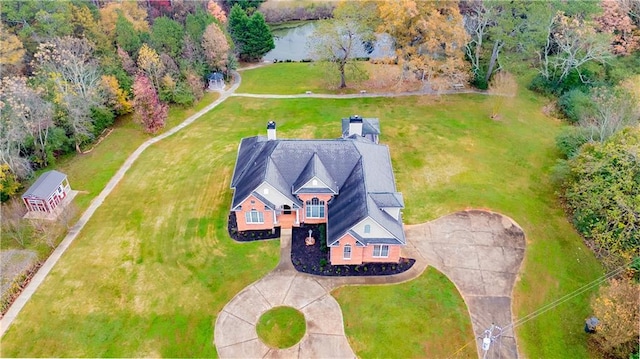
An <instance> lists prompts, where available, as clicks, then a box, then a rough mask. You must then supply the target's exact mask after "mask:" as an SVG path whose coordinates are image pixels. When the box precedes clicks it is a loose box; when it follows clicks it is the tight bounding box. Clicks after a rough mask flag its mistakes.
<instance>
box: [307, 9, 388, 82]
mask: <svg viewBox="0 0 640 359" xmlns="http://www.w3.org/2000/svg"><path fill="white" fill-rule="evenodd" d="M377 19H378V9H377V5H376V4H375V3H374V2H353V1H346V0H343V1H341V2H340V3H339V4H338V6H337V7H336V9H335V10H334V13H333V20H331V21H326V22H321V23H320V24H319V25H318V26H317V27H316V29H315V31H314V32H313V34H312V35H311V36H310V37H309V40H308V43H307V46H308V47H309V48H310V54H311V56H312V58H314V59H315V60H317V61H323V62H325V63H326V64H329V65H330V68H329V70H330V71H337V72H338V73H339V74H340V85H339V87H340V88H345V87H347V79H346V76H347V75H346V74H347V69H348V67H355V66H356V65H357V62H356V61H355V58H356V57H357V56H358V54H362V53H363V52H364V46H363V43H364V42H366V41H373V40H375V34H374V32H373V30H374V29H375V27H376V20H377Z"/></svg>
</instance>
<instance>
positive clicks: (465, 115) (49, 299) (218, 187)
mask: <svg viewBox="0 0 640 359" xmlns="http://www.w3.org/2000/svg"><path fill="white" fill-rule="evenodd" d="M290 65H293V64H282V65H272V66H274V67H273V68H272V67H271V66H269V67H266V68H263V69H260V70H250V71H246V72H243V84H244V85H243V86H245V85H247V84H248V82H249V81H248V79H249V78H251V76H254V77H253V79H252V81H253V80H256V81H257V79H258V78H260V77H261V76H263V75H260V74H259V72H263V71H273V72H271V75H270V76H276V74H279V75H278V79H277V80H274V81H273V83H276V85H277V86H275V87H273V86H270V85H271V84H272V83H271V82H269V81H262V82H260V85H259V86H260V87H256V88H255V91H253V90H251V91H250V90H241V91H240V92H257V93H259V92H260V91H262V90H264V91H265V92H272V93H277V92H279V91H280V89H282V90H283V91H284V90H286V88H284V87H282V86H281V84H284V83H285V81H284V80H281V79H280V77H282V78H285V77H286V78H289V79H292V78H294V79H299V81H300V83H299V84H298V85H296V86H299V88H300V89H302V88H304V89H305V90H306V89H311V90H313V88H311V87H310V86H311V85H308V86H307V85H305V84H313V81H315V80H314V79H315V78H316V77H315V75H314V74H309V73H306V72H305V68H304V67H300V68H297V69H296V68H287V69H284V67H285V66H290ZM296 65H297V66H306V64H296ZM280 66H282V67H280ZM278 67H280V69H278ZM273 69H275V70H273ZM254 71H255V72H256V73H257V74H256V75H250V74H252V73H253V72H254ZM265 78H266V79H268V77H265ZM303 81H307V82H303ZM288 93H291V92H288ZM489 101H490V99H489V98H488V97H485V96H481V95H456V96H442V97H438V98H433V97H403V98H395V99H357V100H321V99H296V100H259V99H246V98H231V99H229V100H227V101H226V102H225V103H223V104H222V105H221V106H219V107H218V108H216V109H215V110H213V111H211V112H210V113H208V114H207V115H206V116H204V117H203V118H201V119H199V120H198V121H196V123H194V124H193V125H191V126H190V127H187V128H186V129H184V130H183V131H181V132H179V133H178V134H176V135H174V136H172V137H170V138H168V139H166V140H164V141H162V142H159V143H158V144H156V145H154V146H152V147H150V148H149V149H148V150H147V151H145V153H143V155H142V156H141V157H140V159H139V160H138V161H137V162H136V164H135V165H134V166H133V168H132V169H131V170H130V172H129V173H128V174H127V176H126V177H125V179H124V180H123V181H122V182H121V183H120V185H119V186H118V187H117V188H116V189H115V190H114V192H113V193H112V194H111V196H109V198H107V200H106V201H105V203H104V204H103V206H102V207H101V208H100V209H99V210H98V211H97V212H96V214H95V216H94V218H93V219H92V220H91V221H90V223H89V224H88V226H87V227H86V228H85V229H84V230H83V232H82V233H81V235H80V236H79V237H78V239H77V240H76V242H75V243H74V245H73V246H72V248H70V250H69V251H68V252H67V253H66V254H65V255H64V256H63V258H62V259H61V261H60V262H59V264H58V265H57V266H56V268H54V270H53V271H52V273H51V275H50V277H49V278H48V279H47V280H46V281H45V283H44V284H43V285H42V286H41V288H40V289H39V290H38V292H36V293H35V295H34V297H33V298H32V300H31V301H30V302H29V303H28V304H27V306H26V307H25V309H24V311H23V312H22V313H21V314H20V316H19V318H18V320H17V321H16V322H15V323H14V326H13V327H12V328H11V329H10V330H9V332H8V333H7V334H6V336H5V337H4V338H3V339H2V346H1V350H2V352H1V353H0V354H1V355H2V356H190V357H191V356H193V357H204V356H215V355H216V353H215V348H214V346H213V344H212V343H213V324H214V323H215V318H216V315H217V313H218V312H219V311H220V310H221V309H222V307H223V306H224V305H225V304H226V303H227V302H228V301H229V300H230V299H231V298H232V297H233V295H235V293H237V292H239V291H240V290H241V289H242V288H244V287H245V286H246V285H248V284H249V283H251V282H253V281H255V280H257V279H258V278H260V277H262V276H263V275H264V274H265V273H267V272H268V271H269V270H270V269H271V268H273V267H274V266H275V264H276V261H277V256H278V245H277V242H274V241H270V242H260V243H244V244H238V243H234V242H232V241H231V240H230V239H229V238H228V236H227V234H226V230H225V225H226V216H227V214H228V208H229V207H228V206H229V202H230V200H231V190H229V178H230V176H231V172H232V168H233V163H234V161H235V157H236V151H237V146H238V143H239V140H240V139H241V138H242V137H245V136H251V135H255V134H263V135H264V134H265V132H266V131H265V125H266V122H267V121H268V120H269V119H274V120H276V121H277V123H278V137H281V138H296V137H297V138H326V137H338V136H339V135H340V122H339V119H340V118H341V117H344V116H348V115H350V114H356V113H357V114H360V115H363V116H366V117H379V118H380V119H381V127H382V136H381V141H382V143H385V144H388V145H389V147H390V149H391V154H392V157H393V162H394V163H393V164H394V169H395V172H396V180H397V183H398V187H399V190H400V191H402V192H403V193H404V198H405V202H406V207H407V208H406V209H405V211H404V214H405V222H407V223H419V222H423V221H426V220H431V219H435V218H437V217H439V216H442V215H445V214H448V213H451V212H453V211H457V210H461V209H464V208H467V207H474V208H478V207H480V208H490V209H492V210H495V211H498V212H501V213H503V214H506V215H508V216H510V217H511V218H513V219H514V220H515V221H516V222H518V223H519V224H520V225H521V226H522V227H523V229H524V231H525V233H526V235H527V243H528V247H527V250H526V257H525V262H524V265H523V269H522V273H521V280H520V282H519V283H518V284H517V287H516V289H515V293H514V294H515V313H514V314H515V316H516V317H523V316H524V315H526V314H528V313H530V312H532V311H534V310H536V309H538V308H540V307H541V306H543V305H545V304H547V303H550V302H552V301H553V300H555V299H557V298H559V297H561V296H562V295H564V294H566V293H568V292H571V291H572V290H574V289H576V288H578V287H580V286H582V285H584V284H585V283H587V282H590V281H591V280H593V279H595V278H596V277H598V276H599V275H600V274H601V269H600V266H599V265H598V263H597V262H596V261H595V259H594V258H593V255H592V254H591V252H590V251H589V250H588V249H587V248H586V247H585V246H584V245H583V244H582V241H581V240H580V238H579V237H578V236H577V234H576V233H575V231H574V230H573V229H572V227H571V226H570V225H569V223H568V222H567V220H566V219H565V217H564V214H563V212H562V210H561V209H560V207H559V205H558V202H557V199H556V197H555V195H554V193H553V189H552V186H551V184H550V183H549V174H550V169H551V167H552V166H553V165H554V163H555V161H556V158H557V153H556V151H555V149H554V143H553V138H554V136H555V134H556V133H558V131H559V130H560V129H561V127H562V125H561V124H560V123H558V122H557V121H554V120H552V119H549V118H547V117H545V116H544V115H543V114H542V112H541V107H542V106H543V104H544V103H543V101H542V100H540V98H539V97H537V96H535V95H533V94H531V93H530V92H528V91H525V90H521V92H520V94H519V96H518V97H517V98H515V99H514V100H512V101H510V102H507V103H506V104H505V108H504V110H503V112H502V119H501V120H500V121H492V120H490V119H489V110H490V108H491V106H490V103H489ZM438 278H442V277H441V275H439V274H437V273H435V272H433V271H427V272H425V274H423V276H421V277H420V278H419V279H417V280H415V281H413V282H409V283H406V284H403V285H398V286H389V287H385V286H380V287H353V288H343V289H340V290H339V291H337V292H336V293H337V294H336V295H337V296H338V298H339V300H340V301H341V302H342V303H343V306H344V307H343V314H344V317H345V322H346V323H347V334H348V335H349V338H350V341H351V342H352V343H353V346H354V350H356V353H357V354H358V355H359V356H362V357H369V356H382V355H378V354H377V353H378V352H376V351H375V350H377V351H382V350H383V349H382V348H380V349H374V351H373V352H371V351H369V349H368V348H363V347H362V345H363V344H366V345H367V346H382V345H387V346H389V347H392V348H394V349H395V350H397V352H401V353H407V356H411V355H412V354H411V353H418V354H415V355H416V356H420V354H419V353H428V355H429V356H431V355H432V356H433V357H447V356H449V355H451V354H453V353H452V352H449V350H451V347H453V345H448V344H446V343H445V344H442V343H435V342H428V343H427V341H426V339H425V338H424V336H423V335H422V333H421V332H420V331H410V330H407V331H405V332H403V335H401V336H399V335H396V333H390V332H388V331H377V332H375V333H371V332H369V333H371V334H370V335H369V336H367V337H365V335H364V334H363V335H362V336H361V337H359V336H357V335H358V334H357V333H359V332H363V333H367V329H366V328H364V327H358V326H357V325H358V321H359V320H361V319H362V318H361V317H360V310H367V309H368V308H375V310H376V311H380V312H385V313H386V312H388V313H396V312H397V313H401V314H400V315H392V316H386V317H383V316H379V317H378V318H377V319H378V324H376V325H378V326H382V325H384V326H390V327H395V328H398V327H402V324H403V323H406V322H408V321H409V320H413V319H411V317H410V316H411V314H412V313H413V314H415V313H419V312H421V311H422V310H424V309H425V307H424V306H422V305H421V304H420V303H416V300H414V299H413V298H412V297H411V294H406V295H404V296H403V295H402V294H398V296H399V297H396V298H397V299H398V300H395V301H394V300H380V298H386V297H384V296H389V295H392V294H391V293H389V292H394V291H395V290H397V291H398V292H399V293H412V290H414V291H418V290H423V289H424V290H426V291H429V286H431V285H433V286H436V284H435V283H436V282H439V281H441V280H440V279H438ZM442 281H443V282H444V279H442ZM414 282H415V283H420V284H415V283H414ZM423 283H429V284H424V285H423ZM412 285H414V286H415V287H413V289H411V286H412ZM440 285H441V288H442V289H441V290H437V291H436V290H434V292H437V293H434V295H436V296H435V297H434V298H433V299H432V300H433V302H434V303H435V302H439V300H443V301H444V302H442V303H440V304H439V305H440V306H441V308H444V307H446V308H447V310H446V311H447V313H446V314H449V315H450V317H449V318H453V319H451V320H452V322H455V323H458V324H456V325H459V329H454V331H455V333H456V334H458V335H459V337H455V338H454V340H453V341H452V342H453V343H458V344H464V343H467V342H468V341H469V340H473V339H474V336H473V334H471V333H469V332H468V330H467V329H464V328H469V324H468V323H469V322H468V316H467V319H466V320H467V322H466V324H464V323H463V322H464V317H465V315H467V314H466V313H467V312H466V308H465V307H464V306H463V305H462V304H461V303H460V302H457V303H458V304H457V305H456V304H455V303H456V300H454V299H453V298H457V292H456V291H455V288H454V287H453V286H452V285H451V284H450V283H449V286H448V288H449V289H447V286H446V285H444V283H441V284H440ZM406 286H409V289H407V288H406ZM422 286H425V287H426V288H422ZM343 293H348V295H346V294H343ZM588 295H589V293H585V294H583V295H581V296H579V297H576V298H574V299H573V300H572V301H570V302H568V303H564V304H562V305H560V306H558V307H556V308H555V309H554V310H552V311H549V312H546V313H544V314H542V315H540V316H537V317H536V318H535V319H533V320H531V321H529V322H527V323H525V324H524V325H523V326H521V327H519V328H518V331H517V334H518V340H519V342H518V343H519V347H520V350H521V352H522V353H523V354H524V355H525V356H526V357H531V358H538V357H567V358H573V357H588V356H589V355H590V353H589V352H588V351H587V347H586V339H585V335H584V334H583V332H582V326H583V320H584V318H585V317H586V316H587V315H588V314H589V308H588ZM417 297H419V296H417ZM438 298H439V299H438ZM418 302H419V301H418ZM349 303H354V304H355V305H350V304H349ZM433 305H435V304H433ZM360 307H362V309H360ZM369 310H370V309H369ZM368 313H371V312H370V311H369V312H368ZM421 323H424V326H432V327H434V328H432V329H433V331H434V332H440V331H441V332H444V331H445V326H443V325H441V324H440V323H439V322H438V321H434V320H430V318H429V317H428V316H426V317H423V318H422V321H421ZM497 324H500V323H497ZM430 330H431V329H430ZM465 331H466V332H465ZM451 335H453V334H451ZM467 336H470V337H467ZM445 338H448V337H445ZM445 340H447V339H445ZM378 343H380V344H379V345H378ZM416 343H423V345H424V346H426V349H417V348H416V345H420V344H416ZM454 349H455V350H457V348H454ZM420 350H422V351H420ZM455 350H453V351H455ZM371 353H373V354H371ZM394 356H395V355H394Z"/></svg>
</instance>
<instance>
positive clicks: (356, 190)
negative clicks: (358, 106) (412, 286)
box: [231, 136, 405, 245]
mask: <svg viewBox="0 0 640 359" xmlns="http://www.w3.org/2000/svg"><path fill="white" fill-rule="evenodd" d="M314 176H315V177H317V178H318V179H319V180H320V181H322V182H324V183H325V184H326V185H328V186H330V187H331V190H332V191H334V193H338V194H337V195H336V196H335V197H334V198H333V199H332V200H331V201H330V202H329V204H328V213H327V217H328V223H327V242H328V243H329V244H331V243H333V242H334V241H335V240H337V239H338V238H339V237H341V236H343V235H344V234H345V233H347V232H348V231H349V230H350V229H351V228H352V227H353V226H354V225H356V224H357V223H358V222H360V221H361V220H363V219H364V218H366V217H367V216H368V217H371V218H372V219H373V220H374V221H376V222H377V223H378V224H380V225H381V226H382V227H384V228H385V229H386V230H387V231H388V232H389V233H391V234H392V236H393V237H395V238H384V239H381V238H377V239H372V238H362V239H361V240H362V241H363V243H364V244H365V245H366V244H368V243H383V244H384V243H394V244H404V243H405V237H404V232H403V230H402V219H401V218H398V219H396V218H394V217H392V216H391V215H389V214H388V213H386V212H385V211H383V210H382V209H381V208H382V206H380V205H379V204H378V203H382V204H385V205H386V207H398V204H402V196H401V195H399V193H397V192H396V187H395V178H394V176H393V169H392V167H391V157H390V155H389V149H388V148H387V146H384V145H378V144H375V143H373V142H370V141H368V140H366V139H364V138H362V137H357V136H352V137H350V138H346V139H333V140H286V139H285V140H282V139H279V140H267V139H266V138H265V137H262V136H256V137H250V138H245V139H243V140H242V142H241V143H240V147H239V149H238V160H237V162H236V167H235V170H234V173H233V178H232V180H231V188H233V189H234V190H235V192H234V195H233V203H232V209H233V208H235V207H236V206H238V205H239V204H240V203H241V202H242V201H243V200H244V199H246V198H247V197H248V196H249V195H250V194H251V193H252V192H253V191H254V190H255V189H256V188H257V187H258V186H259V185H260V184H261V183H263V182H268V183H269V184H271V185H272V186H273V187H275V188H276V189H278V190H279V191H281V192H282V194H284V195H285V196H287V197H288V198H290V199H291V201H292V203H294V204H298V205H302V203H301V201H300V200H299V199H297V198H296V197H295V196H294V195H293V194H292V192H295V190H298V189H300V186H302V185H304V184H305V183H307V182H308V181H309V180H310V179H311V178H313V177H314ZM303 192H304V191H301V193H303ZM392 199H395V201H392ZM389 203H392V204H393V205H388V204H389ZM400 207H401V206H400Z"/></svg>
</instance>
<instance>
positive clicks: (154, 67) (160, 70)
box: [138, 44, 165, 91]
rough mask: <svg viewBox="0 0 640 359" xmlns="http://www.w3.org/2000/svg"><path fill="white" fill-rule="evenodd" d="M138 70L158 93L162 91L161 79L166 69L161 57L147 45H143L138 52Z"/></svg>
mask: <svg viewBox="0 0 640 359" xmlns="http://www.w3.org/2000/svg"><path fill="white" fill-rule="evenodd" d="M138 68H139V69H140V71H142V72H143V73H144V74H145V75H146V76H147V78H148V79H150V80H151V82H152V84H153V87H154V88H155V89H156V91H157V90H158V89H160V79H161V78H162V76H164V70H165V69H164V66H163V64H162V62H161V61H160V55H158V53H157V52H156V50H154V49H153V48H151V47H150V46H148V45H147V44H143V45H142V47H141V48H140V51H139V52H138Z"/></svg>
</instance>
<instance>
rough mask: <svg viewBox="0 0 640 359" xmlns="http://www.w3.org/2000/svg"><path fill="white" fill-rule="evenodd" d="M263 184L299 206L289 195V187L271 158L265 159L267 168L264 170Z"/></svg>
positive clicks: (297, 201)
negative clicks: (270, 186) (266, 184)
mask: <svg viewBox="0 0 640 359" xmlns="http://www.w3.org/2000/svg"><path fill="white" fill-rule="evenodd" d="M265 182H267V183H268V184H270V185H272V186H273V188H275V189H276V190H278V192H280V193H282V194H283V195H284V196H285V197H287V198H289V199H290V200H291V202H292V203H298V204H301V203H299V202H300V200H299V199H297V198H296V197H295V196H294V195H293V194H292V193H291V186H289V184H288V183H287V181H286V180H285V179H284V176H283V175H282V172H280V169H279V168H278V166H277V165H276V163H275V161H274V160H273V159H272V158H271V157H269V158H268V159H267V167H266V170H265Z"/></svg>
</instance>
